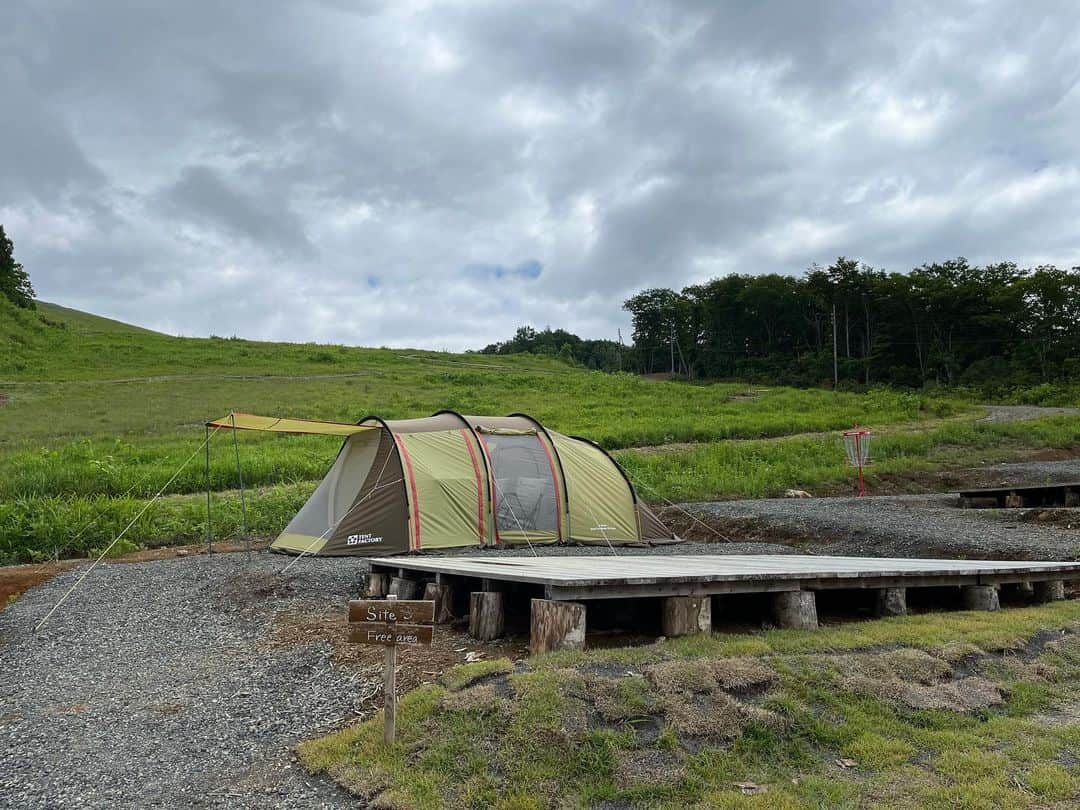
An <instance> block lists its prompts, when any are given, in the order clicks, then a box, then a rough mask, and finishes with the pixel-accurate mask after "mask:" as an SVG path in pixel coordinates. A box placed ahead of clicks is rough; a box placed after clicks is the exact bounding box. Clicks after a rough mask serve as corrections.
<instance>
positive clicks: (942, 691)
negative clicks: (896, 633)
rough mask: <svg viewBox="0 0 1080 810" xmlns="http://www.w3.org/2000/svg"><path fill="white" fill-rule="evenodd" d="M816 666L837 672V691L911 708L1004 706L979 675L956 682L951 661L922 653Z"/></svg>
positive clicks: (844, 658) (826, 660)
mask: <svg viewBox="0 0 1080 810" xmlns="http://www.w3.org/2000/svg"><path fill="white" fill-rule="evenodd" d="M819 663H820V666H821V667H822V668H823V669H828V668H830V667H831V668H833V669H835V670H836V671H838V672H839V673H840V677H839V683H838V685H839V687H840V688H841V689H843V690H845V691H848V692H855V693H857V694H861V695H868V696H870V697H873V698H876V699H878V700H881V701H884V702H887V703H892V704H893V705H901V706H906V707H907V708H910V709H947V710H949V711H954V712H960V713H967V712H974V711H978V710H981V709H988V708H990V707H991V706H1000V705H1002V704H1004V703H1005V698H1006V695H1005V693H1004V692H1003V691H1002V689H1001V688H1000V687H999V686H998V685H997V684H995V683H993V682H992V681H989V680H987V679H986V678H983V677H982V676H980V675H970V676H967V677H962V678H955V679H954V670H953V666H952V665H951V664H950V663H948V662H947V661H944V660H942V659H940V658H936V657H934V656H932V655H930V654H929V653H926V652H923V651H921V650H915V649H908V648H904V649H899V650H892V651H889V652H884V653H871V654H863V653H858V654H853V655H838V656H831V657H821V658H820V660H819Z"/></svg>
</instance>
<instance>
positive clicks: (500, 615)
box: [469, 591, 506, 641]
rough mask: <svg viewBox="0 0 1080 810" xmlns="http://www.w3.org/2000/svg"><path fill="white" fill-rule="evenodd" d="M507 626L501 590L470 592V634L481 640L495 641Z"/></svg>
mask: <svg viewBox="0 0 1080 810" xmlns="http://www.w3.org/2000/svg"><path fill="white" fill-rule="evenodd" d="M505 628H506V614H505V612H504V610H503V595H502V593H500V592H499V591H473V592H472V593H471V594H469V635H470V636H472V637H473V638H475V639H478V640H479V641H494V640H495V639H497V638H499V637H500V636H502V634H503V631H504V629H505Z"/></svg>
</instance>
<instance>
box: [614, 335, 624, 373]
mask: <svg viewBox="0 0 1080 810" xmlns="http://www.w3.org/2000/svg"><path fill="white" fill-rule="evenodd" d="M622 345H623V343H622V327H619V348H617V349H616V350H615V359H616V361H617V362H618V364H619V371H622Z"/></svg>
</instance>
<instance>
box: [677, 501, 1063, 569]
mask: <svg viewBox="0 0 1080 810" xmlns="http://www.w3.org/2000/svg"><path fill="white" fill-rule="evenodd" d="M956 504H957V498H956V497H955V496H948V495H929V496H927V495H894V496H881V497H868V498H806V499H801V498H800V499H777V500H761V501H729V502H727V503H710V504H695V505H692V506H691V507H690V508H692V509H695V510H698V509H700V510H701V512H703V513H705V514H706V515H708V516H709V517H710V519H711V520H715V521H716V522H718V523H719V524H720V526H721V527H722V528H723V527H725V526H728V529H727V530H728V531H729V532H730V531H733V530H734V528H735V527H737V526H742V527H744V529H747V530H750V531H752V532H753V533H755V534H763V535H766V536H768V535H770V534H772V535H774V536H776V537H783V538H784V539H785V540H786V541H788V542H794V543H796V544H797V545H798V547H799V548H800V549H801V550H803V551H804V552H808V553H812V554H835V555H850V556H856V557H924V558H926V557H929V558H938V559H945V558H954V557H955V558H960V559H986V560H993V559H998V560H1076V559H1080V531H1077V530H1076V529H1067V528H1062V527H1059V526H1054V525H1040V524H1039V523H1038V522H1029V521H1028V520H1021V516H1020V515H1019V514H1018V513H1017V512H1012V511H1011V510H997V509H960V508H958V507H957V505H956ZM1025 511H1028V510H1025ZM1034 511H1038V510H1034ZM1074 511H1076V510H1074ZM1078 518H1080V516H1078ZM1078 522H1080V520H1078Z"/></svg>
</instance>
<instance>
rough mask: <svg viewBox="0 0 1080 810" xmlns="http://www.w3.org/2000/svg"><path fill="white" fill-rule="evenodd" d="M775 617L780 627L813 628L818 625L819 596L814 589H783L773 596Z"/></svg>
mask: <svg viewBox="0 0 1080 810" xmlns="http://www.w3.org/2000/svg"><path fill="white" fill-rule="evenodd" d="M773 618H774V619H775V620H776V624H777V626H778V627H793V628H798V629H802V630H813V629H814V628H816V627H817V626H818V618H817V598H816V597H815V596H814V592H813V591H781V592H780V593H778V594H776V595H775V596H773Z"/></svg>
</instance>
